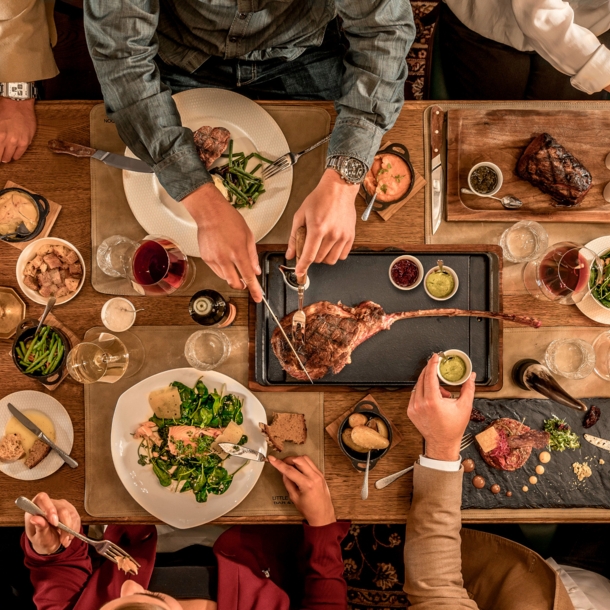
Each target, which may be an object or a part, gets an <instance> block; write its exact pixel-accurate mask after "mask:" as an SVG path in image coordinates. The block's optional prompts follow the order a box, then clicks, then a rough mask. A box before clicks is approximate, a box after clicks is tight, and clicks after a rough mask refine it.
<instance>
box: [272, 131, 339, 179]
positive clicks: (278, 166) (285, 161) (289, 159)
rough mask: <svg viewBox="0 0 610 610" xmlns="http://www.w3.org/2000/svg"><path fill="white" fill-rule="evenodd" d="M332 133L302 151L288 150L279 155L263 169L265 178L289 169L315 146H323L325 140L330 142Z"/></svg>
mask: <svg viewBox="0 0 610 610" xmlns="http://www.w3.org/2000/svg"><path fill="white" fill-rule="evenodd" d="M331 135H332V134H328V135H327V136H326V137H325V138H324V139H322V140H320V141H319V142H316V143H315V144H314V145H313V146H310V147H309V148H306V149H305V150H302V151H301V152H300V153H292V152H288V153H286V154H285V155H282V156H281V157H278V158H277V159H276V160H275V161H274V162H273V163H271V165H267V167H266V168H265V169H264V170H263V174H262V175H263V180H267V179H268V178H271V176H275V175H276V174H279V173H280V172H283V171H285V170H287V169H288V168H289V167H292V166H293V165H294V164H295V163H296V162H297V161H298V160H299V158H300V157H302V156H303V155H305V154H307V153H308V152H311V151H312V150H313V149H314V148H318V146H322V144H324V142H328V141H329V140H330V136H331Z"/></svg>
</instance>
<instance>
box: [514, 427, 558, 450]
mask: <svg viewBox="0 0 610 610" xmlns="http://www.w3.org/2000/svg"><path fill="white" fill-rule="evenodd" d="M550 438H551V435H550V434H549V433H548V432H544V431H542V430H530V431H529V432H524V433H523V434H519V435H517V436H510V437H509V438H508V446H509V447H510V448H511V449H519V448H520V447H532V448H533V449H544V448H545V447H546V446H547V445H548V444H549V439H550Z"/></svg>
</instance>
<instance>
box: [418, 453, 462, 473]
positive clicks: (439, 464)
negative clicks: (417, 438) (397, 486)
mask: <svg viewBox="0 0 610 610" xmlns="http://www.w3.org/2000/svg"><path fill="white" fill-rule="evenodd" d="M419 465H420V466H423V467H424V468H433V469H434V470H445V471H446V472H457V471H458V470H459V469H460V467H461V466H462V456H460V457H459V459H457V460H456V461H455V462H445V461H444V460H433V459H431V458H428V457H426V456H425V455H420V456H419Z"/></svg>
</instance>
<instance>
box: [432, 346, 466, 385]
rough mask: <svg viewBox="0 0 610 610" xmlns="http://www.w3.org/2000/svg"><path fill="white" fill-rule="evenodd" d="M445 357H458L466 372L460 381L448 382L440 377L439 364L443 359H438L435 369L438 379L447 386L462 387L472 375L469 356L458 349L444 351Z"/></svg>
mask: <svg viewBox="0 0 610 610" xmlns="http://www.w3.org/2000/svg"><path fill="white" fill-rule="evenodd" d="M445 356H459V357H460V358H461V359H462V360H463V361H464V363H465V364H466V372H465V373H464V375H463V377H462V378H461V379H460V380H458V381H448V380H447V379H445V378H444V377H443V376H442V375H441V362H442V361H443V359H442V357H439V361H438V365H437V367H436V372H437V374H438V378H439V379H440V380H441V381H442V382H443V383H445V384H447V385H462V384H463V383H464V382H465V381H466V380H467V379H468V378H469V377H470V374H471V373H472V360H471V359H470V356H469V355H468V354H466V353H464V352H463V351H462V350H460V349H448V350H445Z"/></svg>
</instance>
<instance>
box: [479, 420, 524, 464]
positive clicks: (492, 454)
mask: <svg viewBox="0 0 610 610" xmlns="http://www.w3.org/2000/svg"><path fill="white" fill-rule="evenodd" d="M490 427H493V428H495V429H496V430H497V432H498V436H499V437H500V438H499V443H498V445H497V447H496V448H495V449H493V450H491V451H489V452H488V453H485V452H484V451H482V450H481V447H479V453H480V454H481V457H482V458H483V460H484V461H485V463H486V464H487V465H488V466H491V467H492V468H496V469H497V470H507V471H509V472H512V471H513V470H517V469H519V468H521V467H522V466H523V464H525V462H527V460H528V459H529V457H530V455H531V453H532V447H531V445H530V446H527V447H518V448H514V449H511V447H510V445H509V442H510V438H511V437H512V436H521V435H524V434H525V433H526V432H530V428H529V426H526V425H525V424H522V423H521V422H519V421H517V420H516V419H509V418H507V417H503V418H501V419H496V420H495V421H493V422H492V423H491V426H490Z"/></svg>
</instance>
